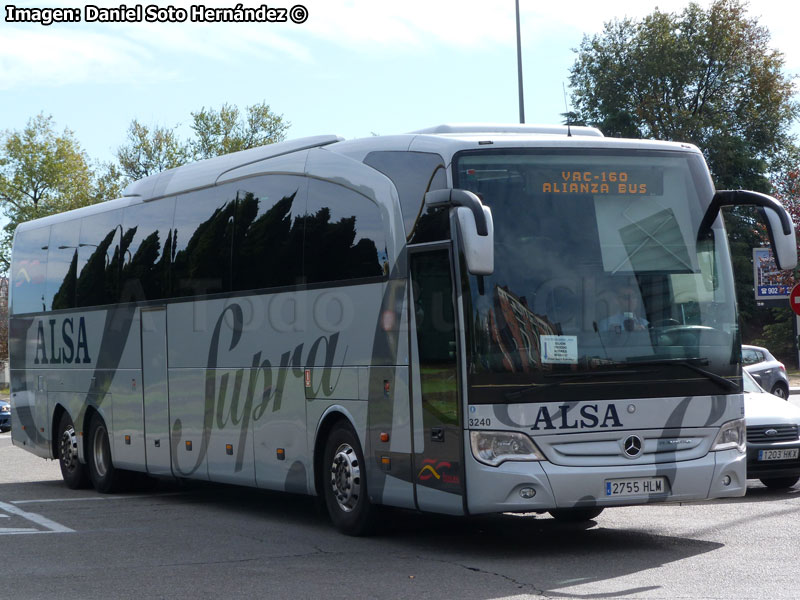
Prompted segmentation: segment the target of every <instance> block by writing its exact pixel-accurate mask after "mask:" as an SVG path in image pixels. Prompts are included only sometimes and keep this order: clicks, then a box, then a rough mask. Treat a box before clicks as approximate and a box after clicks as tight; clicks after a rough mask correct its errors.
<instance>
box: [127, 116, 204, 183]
mask: <svg viewBox="0 0 800 600" xmlns="http://www.w3.org/2000/svg"><path fill="white" fill-rule="evenodd" d="M175 129H177V126H176V127H173V128H172V129H170V128H168V127H160V126H155V127H148V126H146V125H142V124H141V123H139V121H137V120H136V119H134V120H133V121H131V124H130V127H128V143H127V144H125V145H123V146H120V147H119V148H118V149H117V160H118V161H119V166H120V169H121V171H122V175H124V176H125V177H127V178H128V180H130V181H135V180H137V179H141V178H142V177H147V176H148V175H153V174H155V173H160V172H161V171H164V170H166V169H173V168H175V167H180V166H181V165H183V164H186V163H187V162H189V159H190V158H191V151H190V149H189V146H188V145H187V144H185V143H183V142H181V141H180V140H179V139H178V136H177V135H176V133H175Z"/></svg>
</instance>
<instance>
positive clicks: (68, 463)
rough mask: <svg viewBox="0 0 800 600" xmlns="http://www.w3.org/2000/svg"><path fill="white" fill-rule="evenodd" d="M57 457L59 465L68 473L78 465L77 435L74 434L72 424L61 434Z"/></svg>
mask: <svg viewBox="0 0 800 600" xmlns="http://www.w3.org/2000/svg"><path fill="white" fill-rule="evenodd" d="M59 459H60V460H61V466H62V467H64V469H66V470H67V471H68V472H70V473H71V472H72V471H74V470H75V469H76V468H77V466H78V436H76V435H75V428H74V427H73V426H72V425H70V426H69V427H67V428H66V429H65V430H64V432H63V433H62V434H61V448H60V452H59Z"/></svg>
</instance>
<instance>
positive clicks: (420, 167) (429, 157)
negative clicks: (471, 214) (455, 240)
mask: <svg viewBox="0 0 800 600" xmlns="http://www.w3.org/2000/svg"><path fill="white" fill-rule="evenodd" d="M364 164H365V165H369V166H370V167H372V168H373V169H376V170H378V171H380V172H381V173H383V174H384V175H386V176H387V177H388V178H389V179H391V180H392V183H394V186H395V187H396V188H397V194H398V195H399V196H400V211H401V212H402V213H403V224H404V225H405V229H406V235H407V236H410V235H411V232H412V231H413V230H414V225H415V224H416V223H417V218H418V217H421V215H420V210H421V209H422V202H423V200H424V199H425V193H426V192H428V191H430V190H438V189H442V188H445V187H447V178H446V176H445V169H444V160H443V159H442V157H441V156H439V155H438V154H434V153H432V152H398V151H377V152H370V153H369V154H367V156H366V157H365V158H364ZM446 212H447V211H445V213H446ZM446 237H447V236H446V232H445V236H444V237H441V238H439V237H437V239H445V238H446Z"/></svg>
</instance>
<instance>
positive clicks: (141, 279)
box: [120, 198, 175, 302]
mask: <svg viewBox="0 0 800 600" xmlns="http://www.w3.org/2000/svg"><path fill="white" fill-rule="evenodd" d="M174 206H175V199H174V198H165V199H163V200H156V201H155V202H148V203H145V204H136V205H134V206H129V207H128V208H126V209H125V212H124V216H123V223H122V231H123V233H122V240H121V242H120V256H121V259H122V274H121V278H120V299H121V301H122V302H135V301H138V300H158V299H160V298H165V297H167V296H168V295H169V261H170V256H172V252H173V235H172V228H171V225H172V215H173V212H174Z"/></svg>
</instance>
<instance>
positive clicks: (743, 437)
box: [711, 419, 747, 452]
mask: <svg viewBox="0 0 800 600" xmlns="http://www.w3.org/2000/svg"><path fill="white" fill-rule="evenodd" d="M746 431H747V430H746V428H745V424H744V419H736V420H735V421H728V422H727V423H725V424H724V425H723V426H722V427H720V429H719V433H718V434H717V438H716V439H715V440H714V444H713V445H712V446H711V450H732V449H733V448H738V449H739V452H745V451H746V449H747V447H746V441H747V434H746Z"/></svg>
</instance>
